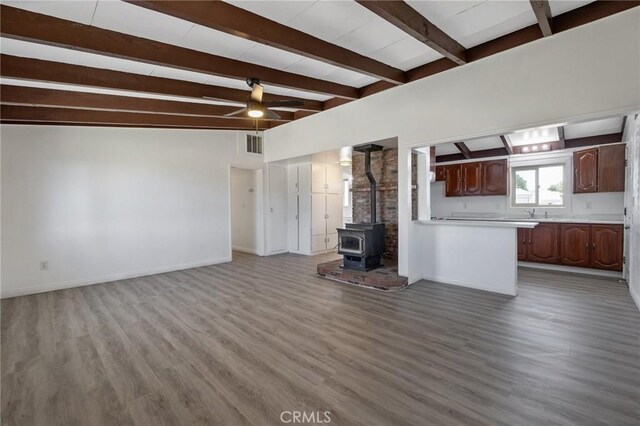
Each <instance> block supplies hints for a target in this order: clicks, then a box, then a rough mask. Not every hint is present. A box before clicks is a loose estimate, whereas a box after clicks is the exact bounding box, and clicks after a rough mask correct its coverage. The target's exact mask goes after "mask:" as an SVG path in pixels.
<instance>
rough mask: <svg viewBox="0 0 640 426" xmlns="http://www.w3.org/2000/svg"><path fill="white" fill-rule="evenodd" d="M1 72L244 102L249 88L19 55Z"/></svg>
mask: <svg viewBox="0 0 640 426" xmlns="http://www.w3.org/2000/svg"><path fill="white" fill-rule="evenodd" d="M0 75H2V77H7V78H17V79H24V80H38V81H47V82H54V83H63V84H73V85H78V86H92V87H102V88H106V89H117V90H131V91H135V92H148V93H158V94H163V95H171V96H186V97H190V98H200V99H202V98H210V99H216V100H220V101H228V102H236V103H239V104H244V103H245V102H246V100H247V96H249V90H247V91H244V90H238V89H230V88H227V87H220V86H212V85H209V84H200V83H193V82H190V81H183V80H173V79H170V78H162V77H151V76H147V75H141V74H132V73H126V72H121V71H112V70H107V69H102V68H91V67H84V66H80V65H70V64H64V63H61V62H52V61H45V60H41V59H31V58H23V57H19V56H10V55H0ZM264 100H265V101H279V100H300V101H302V102H304V105H303V106H300V107H297V108H298V109H302V110H308V111H321V110H322V102H319V101H314V100H309V99H301V98H294V97H291V96H286V97H285V96H279V95H271V94H266V93H265V95H264Z"/></svg>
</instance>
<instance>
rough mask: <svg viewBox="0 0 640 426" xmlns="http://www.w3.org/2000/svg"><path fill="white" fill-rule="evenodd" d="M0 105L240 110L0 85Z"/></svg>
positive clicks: (196, 112) (199, 112)
mask: <svg viewBox="0 0 640 426" xmlns="http://www.w3.org/2000/svg"><path fill="white" fill-rule="evenodd" d="M0 102H1V103H2V104H3V105H24V106H43V107H60V108H79V109H95V110H106V111H129V112H152V113H162V114H173V115H193V116H208V117H220V118H228V119H241V118H246V117H242V116H233V117H224V115H225V114H229V113H232V112H235V111H237V110H238V107H237V106H227V105H212V104H203V103H194V102H180V101H169V100H164V99H150V98H138V97H132V96H117V95H104V94H100V93H88V92H75V91H67V90H54V89H43V88H39V87H26V86H11V85H6V84H3V85H1V86H0ZM278 114H279V115H280V116H281V117H282V118H281V120H283V121H288V120H293V113H292V112H289V111H278Z"/></svg>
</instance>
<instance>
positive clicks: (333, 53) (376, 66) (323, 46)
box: [125, 0, 405, 84]
mask: <svg viewBox="0 0 640 426" xmlns="http://www.w3.org/2000/svg"><path fill="white" fill-rule="evenodd" d="M125 1H127V0H125ZM127 2H128V3H131V4H134V5H136V6H140V7H144V8H146V9H150V10H153V11H156V12H160V13H164V14H165V15H169V16H173V17H176V18H180V19H184V20H186V21H189V22H193V23H196V24H199V25H202V26H205V27H208V28H212V29H214V30H217V31H222V32H225V33H228V34H231V35H234V36H237V37H242V38H245V39H247V40H251V41H255V42H256V43H260V44H265V45H267V46H271V47H275V48H278V49H281V50H286V51H287V52H291V53H295V54H298V55H301V56H304V57H306V58H311V59H315V60H317V61H321V62H325V63H328V64H332V65H335V66H337V67H340V68H345V69H349V70H351V71H355V72H359V73H361V74H366V75H369V76H372V77H375V78H379V79H381V80H384V81H387V82H390V83H394V84H402V83H404V81H405V73H404V71H402V70H400V69H397V68H394V67H391V66H389V65H387V64H384V63H382V62H379V61H376V60H374V59H371V58H369V57H367V56H364V55H360V54H358V53H356V52H353V51H350V50H348V49H345V48H342V47H340V46H337V45H335V44H332V43H329V42H326V41H324V40H321V39H319V38H316V37H313V36H311V35H309V34H307V33H304V32H302V31H299V30H296V29H294V28H291V27H287V26H286V25H282V24H280V23H278V22H275V21H272V20H270V19H267V18H265V17H262V16H260V15H257V14H255V13H252V12H249V11H247V10H244V9H242V8H239V7H236V6H233V5H231V4H228V3H225V2H222V1H164V0H161V1H127Z"/></svg>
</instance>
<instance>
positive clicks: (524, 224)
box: [413, 218, 538, 228]
mask: <svg viewBox="0 0 640 426" xmlns="http://www.w3.org/2000/svg"><path fill="white" fill-rule="evenodd" d="M413 222H414V223H417V224H419V225H445V226H483V227H493V228H533V227H535V226H536V225H537V224H538V222H536V221H533V220H527V221H511V220H497V219H481V220H473V219H466V218H460V219H454V220H444V219H433V220H414V221H413Z"/></svg>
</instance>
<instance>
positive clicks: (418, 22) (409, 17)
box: [356, 0, 467, 65]
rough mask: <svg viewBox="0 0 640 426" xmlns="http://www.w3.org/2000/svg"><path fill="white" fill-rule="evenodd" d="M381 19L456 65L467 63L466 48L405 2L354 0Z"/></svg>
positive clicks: (396, 0)
mask: <svg viewBox="0 0 640 426" xmlns="http://www.w3.org/2000/svg"><path fill="white" fill-rule="evenodd" d="M356 1H357V2H358V3H360V4H361V5H362V6H364V7H365V8H367V9H369V10H370V11H372V12H373V13H375V14H376V15H378V16H380V17H381V18H382V19H384V20H386V21H388V22H390V23H391V24H393V25H395V26H396V27H398V28H400V29H401V30H402V31H404V32H405V33H407V34H409V35H410V36H412V37H413V38H415V39H416V40H419V41H421V42H422V43H424V44H426V45H427V46H429V47H430V48H432V49H433V50H435V51H437V52H438V53H440V54H442V55H444V56H445V57H446V58H449V59H450V60H452V61H453V62H455V63H456V64H458V65H463V64H466V63H467V54H466V49H465V48H464V46H462V45H461V44H460V43H458V42H457V41H455V40H454V39H452V38H451V37H449V36H448V35H447V34H446V33H445V32H444V31H442V30H441V29H440V28H438V27H437V26H435V25H434V24H433V23H431V22H430V21H429V20H428V19H427V18H425V17H424V16H422V15H421V14H420V13H419V12H418V11H417V10H415V9H414V8H412V7H411V6H409V5H408V4H407V3H405V2H403V1H400V0H395V1H383V0H377V1H371V0H356Z"/></svg>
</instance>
